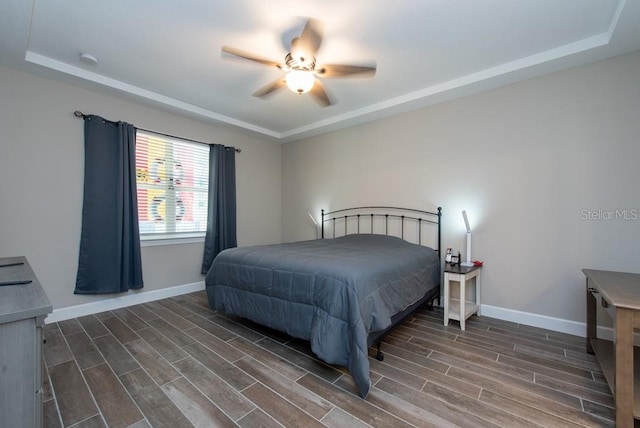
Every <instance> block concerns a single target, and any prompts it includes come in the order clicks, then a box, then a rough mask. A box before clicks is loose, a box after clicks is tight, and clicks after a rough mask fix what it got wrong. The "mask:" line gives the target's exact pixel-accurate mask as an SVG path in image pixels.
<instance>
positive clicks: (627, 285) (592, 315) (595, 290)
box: [582, 269, 640, 428]
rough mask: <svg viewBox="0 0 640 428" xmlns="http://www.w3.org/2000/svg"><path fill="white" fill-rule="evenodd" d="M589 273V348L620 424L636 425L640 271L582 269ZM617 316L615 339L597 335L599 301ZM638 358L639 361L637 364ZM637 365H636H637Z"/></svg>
mask: <svg viewBox="0 0 640 428" xmlns="http://www.w3.org/2000/svg"><path fill="white" fill-rule="evenodd" d="M582 272H583V273H584V274H585V276H586V277H587V290H586V291H587V352H588V353H590V354H595V356H596V358H597V359H598V362H599V363H600V366H601V367H602V371H603V373H604V375H605V378H606V379H607V383H608V384H609V388H611V392H612V393H613V395H614V397H615V405H616V427H618V428H623V427H633V425H634V418H635V419H640V394H635V393H634V390H636V389H637V390H640V382H639V381H638V376H635V375H634V372H635V371H636V370H640V352H638V353H636V356H635V358H634V347H633V329H634V328H638V327H640V274H636V273H623V272H610V271H603V270H593V269H582ZM597 301H600V304H601V305H602V307H603V308H605V309H606V310H607V312H608V313H609V314H610V315H611V317H612V318H613V320H614V325H615V334H614V342H613V343H611V342H609V341H606V340H602V339H598V338H597V326H598V323H597V313H596V302H597ZM634 360H635V364H634ZM634 366H635V367H634Z"/></svg>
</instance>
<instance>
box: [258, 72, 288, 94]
mask: <svg viewBox="0 0 640 428" xmlns="http://www.w3.org/2000/svg"><path fill="white" fill-rule="evenodd" d="M284 85H285V81H284V78H283V77H281V78H280V79H278V80H274V81H273V82H271V83H267V84H266V85H264V86H263V87H262V88H260V89H258V90H257V91H255V92H254V93H253V96H254V97H264V96H265V95H269V94H270V93H272V92H273V91H275V90H277V89H280V88H282V87H283V86H284Z"/></svg>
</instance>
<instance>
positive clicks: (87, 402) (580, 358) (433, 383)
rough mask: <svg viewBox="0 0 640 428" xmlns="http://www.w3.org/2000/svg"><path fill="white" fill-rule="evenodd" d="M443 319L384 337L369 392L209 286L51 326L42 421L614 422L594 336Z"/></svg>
mask: <svg viewBox="0 0 640 428" xmlns="http://www.w3.org/2000/svg"><path fill="white" fill-rule="evenodd" d="M442 319H443V317H442V310H441V309H438V308H436V309H435V310H433V311H429V310H427V309H426V308H425V309H423V310H422V311H421V312H419V313H418V314H417V315H416V316H415V317H413V318H412V319H410V320H409V321H407V322H405V323H404V324H403V325H401V326H400V327H399V328H398V329H397V330H396V331H395V332H394V333H393V334H392V335H391V336H389V337H388V338H387V339H386V340H385V342H384V344H383V347H382V350H383V352H384V354H385V358H384V361H383V362H380V361H377V360H376V359H375V358H370V359H369V360H370V362H371V380H372V383H373V384H374V386H373V387H372V390H371V392H370V394H369V396H368V397H367V399H366V400H362V399H360V398H359V397H358V396H357V394H356V392H355V386H354V384H353V381H352V378H351V376H350V375H349V374H348V372H346V371H345V370H344V369H343V368H341V367H334V366H329V365H327V364H324V363H323V362H321V361H319V360H317V359H316V358H314V356H313V355H312V354H311V352H310V349H309V347H308V344H307V343H305V342H303V341H299V340H295V339H291V338H289V337H287V336H285V335H282V334H280V333H277V332H274V331H271V330H268V329H265V328H263V327H260V326H257V325H255V324H252V323H250V322H247V321H244V320H240V319H236V318H231V317H227V316H225V315H223V314H220V313H216V312H213V311H211V310H210V309H209V307H208V305H207V302H206V296H205V294H204V292H198V293H192V294H187V295H183V296H179V297H174V298H170V299H165V300H160V301H157V302H152V303H145V304H142V305H137V306H132V307H129V308H125V309H119V310H115V311H110V312H104V313H100V314H96V315H90V316H86V317H81V318H77V319H72V320H67V321H62V322H59V323H53V324H47V325H46V326H45V337H46V344H45V346H44V359H45V369H44V384H45V388H44V426H45V427H60V426H64V427H71V426H73V427H103V426H109V427H149V426H152V427H171V428H176V427H188V426H197V427H215V426H221V427H233V426H241V427H282V426H285V427H296V428H298V427H305V428H310V427H316V426H318V427H319V426H329V427H430V426H437V427H449V426H462V427H496V426H502V427H521V426H522V427H525V426H548V427H565V426H566V427H569V426H572V427H575V426H592V427H593V426H597V427H601V426H614V422H613V418H614V411H613V398H612V396H611V393H610V392H609V389H608V387H607V384H606V381H605V379H604V377H603V375H602V373H601V371H600V369H599V366H598V363H597V362H596V361H595V359H594V358H593V357H592V356H591V355H588V354H586V353H585V350H584V339H583V338H580V337H575V336H570V335H566V334H562V333H555V332H552V331H547V330H542V329H539V328H533V327H527V326H522V325H516V324H513V323H509V322H505V321H499V320H494V319H490V318H486V317H476V316H473V317H471V318H470V319H469V320H468V322H467V330H466V331H464V332H462V331H460V329H459V326H458V323H457V322H455V321H452V322H451V324H450V325H449V326H448V327H445V326H443V325H442ZM371 355H373V352H372V353H371Z"/></svg>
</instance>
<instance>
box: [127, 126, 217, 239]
mask: <svg viewBox="0 0 640 428" xmlns="http://www.w3.org/2000/svg"><path fill="white" fill-rule="evenodd" d="M136 183H137V186H138V221H139V225H140V239H141V240H150V239H173V238H188V237H200V236H204V235H205V232H206V231H207V195H208V186H209V146H207V145H206V144H198V143H192V142H189V141H185V140H181V139H178V138H173V137H167V136H164V135H159V134H154V133H150V132H146V131H140V130H137V131H136Z"/></svg>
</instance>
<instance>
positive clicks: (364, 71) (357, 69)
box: [316, 64, 376, 77]
mask: <svg viewBox="0 0 640 428" xmlns="http://www.w3.org/2000/svg"><path fill="white" fill-rule="evenodd" d="M316 73H317V74H318V75H320V76H322V77H373V76H374V75H375V74H376V67H375V66H373V67H367V66H360V65H342V64H327V65H323V66H321V67H318V68H316Z"/></svg>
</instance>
